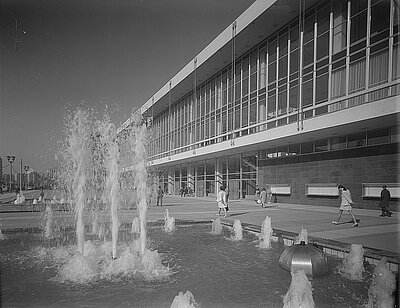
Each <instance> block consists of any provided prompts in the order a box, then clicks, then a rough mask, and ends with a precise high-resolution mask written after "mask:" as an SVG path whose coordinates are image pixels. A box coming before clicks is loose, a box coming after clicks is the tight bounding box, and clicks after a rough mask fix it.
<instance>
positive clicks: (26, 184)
mask: <svg viewBox="0 0 400 308" xmlns="http://www.w3.org/2000/svg"><path fill="white" fill-rule="evenodd" d="M24 169H25V173H26V177H25V190H28V186H29V178H28V170H29V166H24Z"/></svg>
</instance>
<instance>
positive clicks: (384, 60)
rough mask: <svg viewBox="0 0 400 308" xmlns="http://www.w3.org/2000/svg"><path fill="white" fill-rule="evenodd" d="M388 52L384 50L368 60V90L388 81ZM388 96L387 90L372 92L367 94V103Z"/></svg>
mask: <svg viewBox="0 0 400 308" xmlns="http://www.w3.org/2000/svg"><path fill="white" fill-rule="evenodd" d="M388 74H389V50H388V49H385V50H382V51H380V52H378V53H376V54H373V55H371V56H370V59H369V86H370V88H372V87H374V86H377V85H380V84H382V83H385V82H387V81H388ZM387 95H388V89H387V88H386V89H382V90H378V91H374V92H372V93H370V94H369V97H368V99H369V101H375V100H378V99H382V98H384V97H386V96H387Z"/></svg>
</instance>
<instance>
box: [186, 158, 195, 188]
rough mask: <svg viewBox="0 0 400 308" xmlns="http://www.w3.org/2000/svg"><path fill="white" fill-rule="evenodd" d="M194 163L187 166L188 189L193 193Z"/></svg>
mask: <svg viewBox="0 0 400 308" xmlns="http://www.w3.org/2000/svg"><path fill="white" fill-rule="evenodd" d="M194 172H195V171H194V163H189V164H188V175H187V178H188V187H189V188H191V189H192V190H193V191H194Z"/></svg>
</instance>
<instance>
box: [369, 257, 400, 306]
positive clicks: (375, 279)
mask: <svg viewBox="0 0 400 308" xmlns="http://www.w3.org/2000/svg"><path fill="white" fill-rule="evenodd" d="M395 290H396V277H395V275H394V274H393V273H392V272H391V271H390V270H389V269H388V267H387V259H386V258H385V257H383V258H382V259H381V260H380V261H379V263H378V265H377V266H376V267H375V269H374V273H373V276H372V282H371V285H370V287H369V290H368V303H367V305H366V307H367V308H375V307H379V308H380V307H382V308H386V307H387V308H390V307H394V296H393V293H394V291H395Z"/></svg>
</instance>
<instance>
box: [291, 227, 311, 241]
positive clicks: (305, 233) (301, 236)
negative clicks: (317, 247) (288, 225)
mask: <svg viewBox="0 0 400 308" xmlns="http://www.w3.org/2000/svg"><path fill="white" fill-rule="evenodd" d="M301 242H304V244H306V245H307V244H308V231H307V229H306V228H304V227H301V231H300V233H299V235H298V236H296V239H295V241H294V243H295V244H300V243H301Z"/></svg>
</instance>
